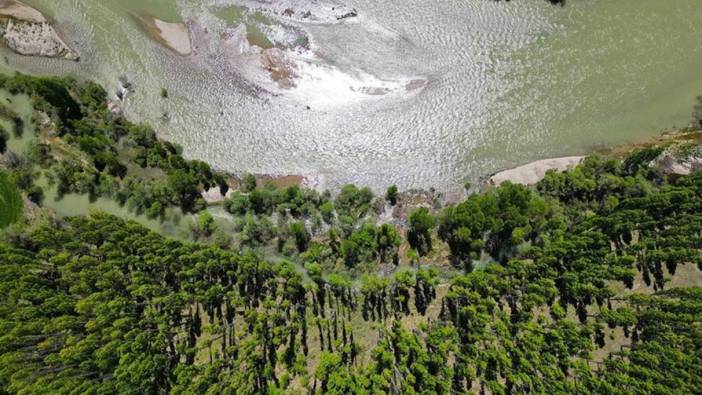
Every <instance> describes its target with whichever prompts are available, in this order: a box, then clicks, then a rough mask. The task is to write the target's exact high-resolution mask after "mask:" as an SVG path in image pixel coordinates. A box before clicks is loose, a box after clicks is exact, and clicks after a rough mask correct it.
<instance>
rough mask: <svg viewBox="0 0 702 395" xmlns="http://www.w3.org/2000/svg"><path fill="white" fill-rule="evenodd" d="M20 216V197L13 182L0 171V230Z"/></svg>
mask: <svg viewBox="0 0 702 395" xmlns="http://www.w3.org/2000/svg"><path fill="white" fill-rule="evenodd" d="M21 216H22V197H21V196H20V194H19V192H18V191H17V186H16V185H15V183H14V181H13V180H12V179H11V178H10V177H9V176H8V174H7V173H5V172H4V171H3V170H2V169H0V229H2V228H4V227H6V226H8V225H10V224H13V223H15V222H16V221H17V220H18V219H19V218H20V217H21Z"/></svg>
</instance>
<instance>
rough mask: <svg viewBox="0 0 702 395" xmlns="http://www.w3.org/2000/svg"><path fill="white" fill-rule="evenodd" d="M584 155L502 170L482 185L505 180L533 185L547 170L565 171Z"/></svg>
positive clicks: (578, 161) (546, 160)
mask: <svg viewBox="0 0 702 395" xmlns="http://www.w3.org/2000/svg"><path fill="white" fill-rule="evenodd" d="M583 158H585V157H584V156H565V157H561V158H549V159H541V160H537V161H534V162H531V163H527V164H525V165H522V166H518V167H515V168H513V169H508V170H504V171H501V172H498V173H495V174H493V175H492V176H490V177H488V178H487V179H486V180H485V181H484V182H483V185H485V186H489V185H500V184H502V183H503V182H505V181H510V182H512V183H513V184H523V185H533V184H536V183H538V182H539V181H541V180H542V179H543V178H544V176H545V175H546V173H547V172H548V171H549V170H556V171H565V170H568V169H570V168H573V167H575V166H577V165H578V164H579V163H580V162H581V161H582V160H583Z"/></svg>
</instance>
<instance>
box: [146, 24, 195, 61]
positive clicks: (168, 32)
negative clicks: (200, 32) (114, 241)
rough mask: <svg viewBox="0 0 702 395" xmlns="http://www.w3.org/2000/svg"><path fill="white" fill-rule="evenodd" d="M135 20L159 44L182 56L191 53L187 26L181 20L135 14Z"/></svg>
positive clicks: (191, 48) (191, 47) (191, 46)
mask: <svg viewBox="0 0 702 395" xmlns="http://www.w3.org/2000/svg"><path fill="white" fill-rule="evenodd" d="M136 19H137V21H138V22H139V24H140V25H141V26H142V28H143V29H144V30H145V31H146V33H148V34H149V36H151V38H152V39H154V40H155V41H156V42H158V43H159V44H161V45H163V46H164V47H166V48H169V49H171V50H173V51H175V52H176V53H177V54H179V55H182V56H188V55H190V54H192V53H193V45H192V41H191V39H190V31H189V30H188V26H187V25H186V24H185V23H183V22H166V21H162V20H160V19H156V18H154V17H151V16H136Z"/></svg>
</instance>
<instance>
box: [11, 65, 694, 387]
mask: <svg viewBox="0 0 702 395" xmlns="http://www.w3.org/2000/svg"><path fill="white" fill-rule="evenodd" d="M0 80H1V81H0V82H2V84H0V85H2V87H3V88H4V89H7V90H9V91H11V92H14V93H18V94H19V93H23V94H28V95H30V96H31V97H32V100H33V103H34V106H35V112H37V113H43V114H46V116H47V117H48V118H49V119H50V121H49V122H46V123H45V124H46V125H50V126H45V127H44V128H45V129H46V130H43V131H41V130H40V131H39V132H38V137H39V138H38V140H39V141H38V142H37V143H36V144H35V145H34V146H33V147H32V149H31V150H30V152H28V153H27V155H24V156H23V155H20V154H13V155H12V158H10V159H12V160H4V161H3V167H4V168H5V169H4V170H3V171H2V172H0V188H2V190H1V191H0V192H2V194H0V197H1V198H2V199H3V206H2V207H3V215H2V216H1V217H0V218H1V219H2V220H3V221H4V223H0V226H4V229H3V230H2V231H1V233H0V394H5V393H6V394H45V393H58V394H63V393H65V394H78V393H81V394H82V393H85V394H98V393H99V394H112V393H119V394H163V393H172V394H200V393H204V394H259V393H269V394H278V393H315V394H316V393H319V394H322V393H324V394H327V393H328V394H350V393H353V394H415V393H416V394H420V393H421V394H446V393H488V394H512V393H602V394H613V393H614V394H632V393H633V394H678V393H680V394H687V393H702V369H701V367H702V360H701V359H702V287H700V284H699V282H698V281H697V279H699V278H700V275H699V271H700V270H702V254H701V251H702V250H701V248H702V173H700V172H696V173H695V172H693V173H692V174H690V175H687V176H680V177H670V176H667V175H665V174H663V173H662V172H661V171H660V169H658V168H656V167H655V166H652V165H651V163H652V162H653V161H654V160H655V159H656V158H657V157H659V156H660V155H661V154H662V153H663V151H664V149H665V147H663V146H651V147H646V148H642V149H639V150H636V151H635V152H633V153H631V154H629V155H627V156H626V157H624V158H610V157H604V156H597V155H593V156H590V157H588V158H587V159H585V160H584V162H583V163H582V164H581V165H579V166H578V167H577V168H575V169H573V170H569V171H566V172H560V173H559V172H553V171H552V172H549V173H548V174H547V176H546V177H545V178H544V179H543V180H542V181H541V182H540V183H539V184H538V185H536V186H535V187H527V186H522V185H515V184H511V183H504V184H502V185H500V186H496V187H492V188H489V189H488V190H486V191H484V192H482V193H477V192H476V193H471V194H470V195H469V196H468V197H467V198H466V199H464V200H463V201H461V202H460V203H457V204H451V205H447V206H445V207H441V206H440V205H437V204H432V205H427V206H426V207H421V208H415V209H413V210H412V211H411V212H410V213H409V214H408V216H407V218H406V221H405V222H404V223H402V224H397V223H395V222H388V221H383V220H382V219H381V217H380V216H379V215H378V213H379V212H381V211H382V208H383V207H386V208H387V207H388V206H390V207H395V206H398V205H400V204H401V202H400V200H401V197H400V196H399V195H398V191H397V188H396V187H392V186H391V187H390V188H388V190H387V193H386V194H385V195H384V196H375V195H374V194H373V192H372V191H371V190H369V189H367V188H358V187H356V186H353V185H348V186H346V187H344V188H343V189H342V190H341V191H339V192H338V193H337V194H336V195H333V194H331V193H328V192H325V193H319V192H316V191H314V190H309V189H305V188H302V187H298V186H292V187H285V188H276V187H274V186H272V185H258V183H257V182H256V180H255V179H254V178H252V177H251V176H249V177H245V178H244V179H243V180H242V182H241V185H240V186H238V187H237V190H236V191H233V193H231V194H230V196H229V198H227V199H226V200H225V202H224V204H223V208H224V209H225V210H226V212H227V213H229V214H230V215H231V216H232V218H233V221H234V222H235V226H234V228H235V234H234V235H231V234H223V233H226V231H225V230H224V229H222V228H221V227H220V226H221V225H218V223H217V222H216V221H215V220H214V218H213V217H212V215H211V214H210V212H209V211H208V207H207V204H206V203H205V202H204V200H202V197H201V196H200V191H201V190H203V189H207V188H209V187H212V186H220V188H222V189H228V188H229V185H227V183H226V179H227V177H226V175H224V174H220V173H218V172H217V171H215V170H212V169H210V168H209V166H207V165H206V164H204V163H202V162H198V161H190V160H186V159H184V158H183V157H182V150H181V149H180V148H179V147H177V146H176V145H174V144H170V143H167V142H164V141H160V140H158V139H157V138H156V135H155V133H154V132H153V131H152V130H151V129H149V128H148V127H146V126H143V125H134V124H131V123H130V122H128V121H126V120H124V119H119V118H116V117H113V116H112V114H110V113H109V111H107V102H106V101H107V95H106V93H105V91H104V90H103V89H102V88H100V87H99V86H97V85H95V84H92V83H87V82H78V81H76V80H72V79H56V78H35V77H28V76H22V75H15V76H11V77H8V76H5V77H3V78H2V79H0ZM44 134H50V135H51V136H52V138H51V139H49V138H46V139H42V138H41V137H42V136H43V135H44ZM5 156H6V157H7V156H8V154H7V153H6V154H5ZM140 169H141V170H140ZM145 169H146V170H149V171H148V172H145V171H144V170H145ZM39 173H43V174H46V175H47V177H48V178H50V179H51V180H52V181H53V185H55V186H56V187H57V188H58V190H59V191H64V192H65V193H68V192H71V193H74V192H79V193H85V194H92V195H97V196H104V197H107V198H110V199H114V200H116V201H118V202H120V203H121V204H124V205H126V206H128V207H130V208H131V209H132V210H134V211H136V212H138V213H140V214H142V215H148V216H153V217H158V216H160V215H162V213H164V212H165V210H166V209H167V208H169V207H177V208H179V209H180V210H182V211H183V212H184V213H194V214H193V216H194V218H196V221H195V224H194V225H193V230H192V235H191V237H190V238H187V239H184V240H181V239H174V238H170V237H166V236H164V235H161V234H159V233H156V232H154V231H152V230H149V229H147V228H145V227H143V226H142V225H140V224H138V223H136V222H133V221H126V220H124V219H121V218H118V217H115V216H112V215H109V214H106V213H98V212H96V213H93V214H91V215H88V216H74V217H65V218H64V217H59V216H56V215H52V214H51V213H47V214H45V215H38V214H36V212H37V211H42V210H44V209H42V207H41V204H42V199H43V198H42V196H43V193H42V192H41V191H39V190H37V186H36V185H35V180H36V179H37V177H38V174H39ZM147 173H148V174H152V175H153V174H156V175H157V176H156V177H154V176H146V175H145V174H147ZM20 195H21V196H20ZM6 201H12V202H14V203H11V205H7V206H6V204H5V202H6ZM23 206H24V210H23ZM6 207H12V209H11V210H6V209H5V208H6ZM30 207H31V210H30V209H29V208H30ZM23 211H24V213H23ZM47 211H48V210H47ZM30 214H31V215H30Z"/></svg>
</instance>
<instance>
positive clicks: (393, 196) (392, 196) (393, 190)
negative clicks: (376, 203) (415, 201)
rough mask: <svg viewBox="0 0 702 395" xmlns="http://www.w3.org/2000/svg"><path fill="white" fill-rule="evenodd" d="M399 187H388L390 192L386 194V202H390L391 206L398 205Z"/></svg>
mask: <svg viewBox="0 0 702 395" xmlns="http://www.w3.org/2000/svg"><path fill="white" fill-rule="evenodd" d="M397 196H398V192H397V186H396V185H391V186H390V187H388V190H387V191H386V192H385V200H387V201H388V202H390V205H391V206H394V205H396V204H397Z"/></svg>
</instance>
